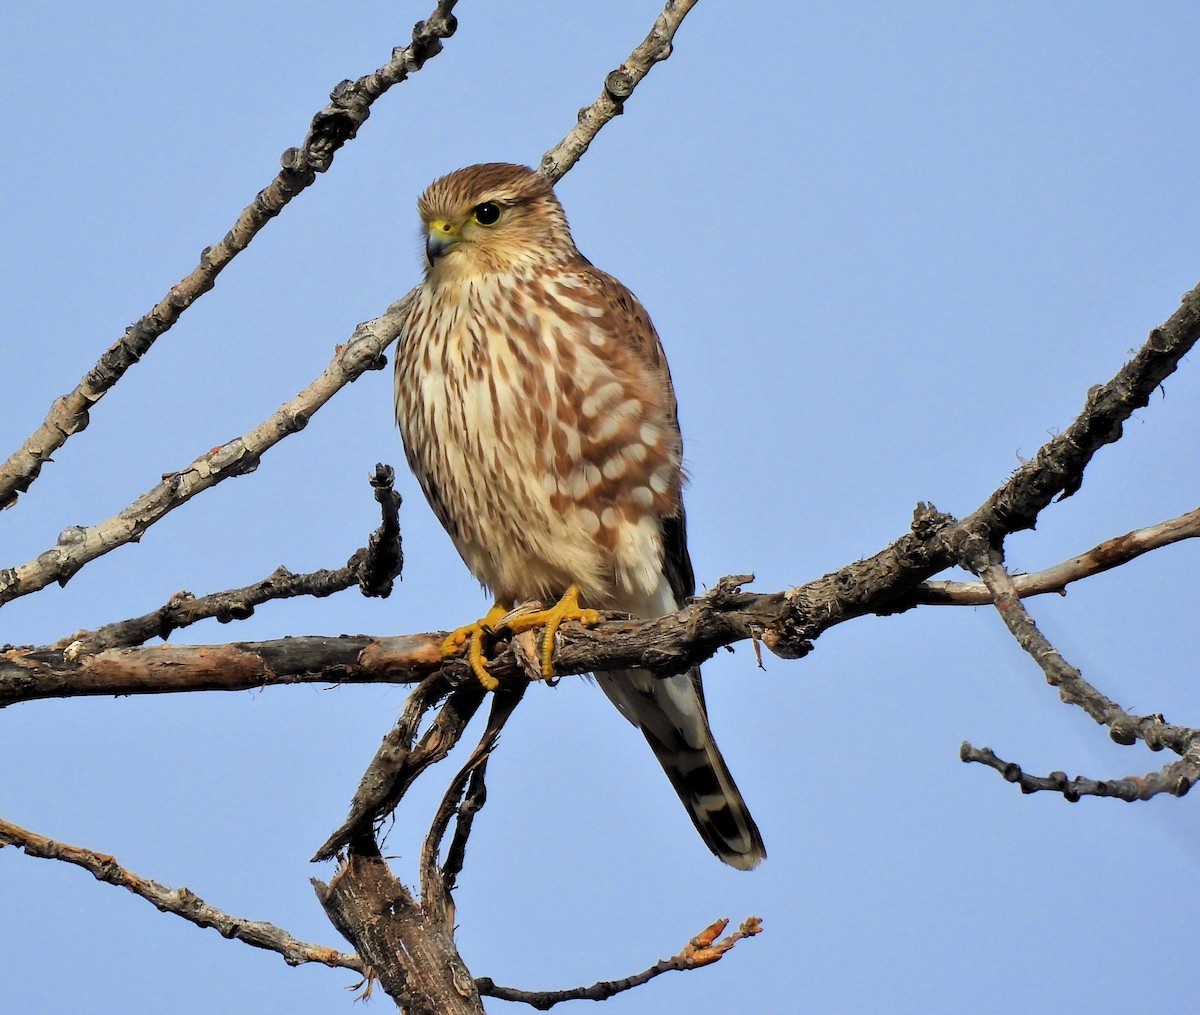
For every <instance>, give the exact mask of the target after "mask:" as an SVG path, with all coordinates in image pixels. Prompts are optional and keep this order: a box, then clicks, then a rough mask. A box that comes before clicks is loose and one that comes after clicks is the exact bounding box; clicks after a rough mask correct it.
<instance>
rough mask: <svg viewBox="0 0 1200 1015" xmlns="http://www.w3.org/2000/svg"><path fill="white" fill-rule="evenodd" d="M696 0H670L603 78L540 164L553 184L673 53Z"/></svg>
mask: <svg viewBox="0 0 1200 1015" xmlns="http://www.w3.org/2000/svg"><path fill="white" fill-rule="evenodd" d="M696 2H697V0H667V5H666V6H665V7H664V8H663V11H662V13H661V14H660V15H659V16H658V17H657V18H656V19H655V21H654V24H653V26H652V27H651V28H650V32H649V34H648V35H647V36H646V38H644V39H643V40H642V41H641V42H640V43H638V45H637V47H636V48H635V49H634V51H633V52H632V53H630V54H629V56H628V57H626V58H625V60H624V62H622V64H621V65H620V66H619V67H617V68H616V70H613V71H610V72H609V73H608V75H607V76H606V77H605V79H604V90H603V91H602V92H601V93H600V95H599V97H598V98H597V99H596V100H595V101H594V102H593V103H592V104H591V105H589V106H584V107H583V108H582V109H581V110H579V115H578V118H577V122H576V124H575V126H574V127H572V128H571V129H570V130H569V131H567V133H566V135H565V136H564V137H563V139H562V140H561V141H559V142H558V144H556V145H555V146H554V147H553V148H551V149H549V150H548V151H547V152H546V153H545V154H544V155H543V156H542V158H541V161H540V162H539V163H538V172H539V173H541V174H542V175H543V176H545V177H546V178H547V179H548V180H549V181H550V182H551V183H557V182H558V181H559V180H561V179H562V177H563V175H564V174H565V173H566V172H567V170H568V169H570V168H571V167H572V166H573V165H575V163H576V162H578V161H579V159H580V157H581V156H582V155H583V153H584V152H586V151H587V150H588V146H589V145H590V144H591V143H592V141H593V140H594V139H595V137H596V135H597V134H598V133H599V132H600V128H601V127H603V126H604V125H605V124H606V123H608V121H609V120H611V119H612V118H613V117H615V116H620V115H621V114H622V113H623V112H625V100H626V99H627V98H629V96H630V95H632V94H633V90H634V89H635V88H636V87H637V86H638V84H639V83H640V82H641V80H642V78H644V77H645V76H646V75H647V74H649V73H650V68H652V67H653V66H654V65H655V64H656V63H658V62H660V61H662V60H665V59H667V57H669V56H670V55H671V43H672V40H673V39H674V38H675V33H676V32H677V31H678V30H679V26H680V24H682V22H683V19H684V18H685V17H687V13H688V11H690V10H691V9H692V8H693V7H694V6H696Z"/></svg>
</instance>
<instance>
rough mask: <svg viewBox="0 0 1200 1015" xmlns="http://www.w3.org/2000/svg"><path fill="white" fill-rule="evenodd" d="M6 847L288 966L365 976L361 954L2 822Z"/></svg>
mask: <svg viewBox="0 0 1200 1015" xmlns="http://www.w3.org/2000/svg"><path fill="white" fill-rule="evenodd" d="M3 846H16V847H17V848H18V849H22V850H24V851H25V853H26V854H28V855H29V856H35V857H39V858H41V859H43V860H62V861H64V862H65V863H73V864H75V865H76V866H77V867H82V868H83V869H84V870H86V871H90V872H91V873H92V874H93V875H94V876H95V878H96V880H97V881H105V882H107V883H108V884H110V885H116V886H118V887H119V888H125V889H128V890H129V891H131V892H133V894H134V895H138V896H140V897H141V898H143V899H145V900H146V901H147V902H150V903H151V904H153V905H154V907H155V908H156V909H159V910H161V911H162V912H164V913H173V914H174V915H175V916H179V917H182V918H183V919H185V920H187V921H188V922H190V923H194V924H195V925H196V926H197V927H212V928H214V929H215V930H217V931H218V932H219V933H220V934H221V936H222V937H227V938H235V939H236V940H238V941H242V942H244V943H245V944H248V945H253V946H254V947H255V948H263V949H266V950H267V951H272V952H277V953H278V954H279V955H281V956H283V960H284V962H286V963H287V964H288V965H289V966H299V965H303V964H304V963H306V962H319V963H321V964H322V965H326V966H334V967H341V968H343V969H354V970H357V971H358V972H360V973H361V972H362V971H363V965H362V962H361V961H360V960H359V957H358V956H357V955H352V954H347V953H345V952H339V951H337V950H336V949H333V948H328V947H326V946H325V945H314V944H309V943H308V942H306V941H300V940H298V939H297V938H294V937H292V935H291V934H289V933H288V932H287V931H285V930H281V929H280V928H279V927H276V926H275V925H274V924H270V923H266V922H265V921H263V920H247V919H245V918H244V917H241V916H231V915H230V914H229V913H224V912H222V911H221V910H219V909H215V908H214V907H212V906H210V905H208V903H206V902H205V901H204V900H203V899H201V898H200V897H199V896H197V895H194V894H193V893H192V892H190V891H189V890H188V889H187V888H168V887H167V886H166V885H161V884H159V883H158V882H157V881H151V880H150V879H149V878H143V877H141V876H140V875H138V874H134V873H133V871H130V870H127V869H126V868H124V867H122V866H121V865H120V864H118V863H117V861H116V859H115V858H114V857H111V856H108V855H107V854H105V853H96V852H94V851H92V850H90V849H84V848H83V847H82V846H71V845H68V844H67V843H65V842H57V841H55V840H54V839H48V838H46V837H45V836H44V835H38V834H37V833H36V832H31V831H29V830H28V829H25V828H21V827H20V826H19V825H14V824H11V823H10V822H7V821H4V820H3V819H0V847H3Z"/></svg>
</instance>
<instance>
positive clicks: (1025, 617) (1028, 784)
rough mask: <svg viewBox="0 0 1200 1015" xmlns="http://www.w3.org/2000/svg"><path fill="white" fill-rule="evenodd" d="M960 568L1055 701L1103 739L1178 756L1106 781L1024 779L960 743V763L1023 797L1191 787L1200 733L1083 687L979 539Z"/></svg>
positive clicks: (1015, 769)
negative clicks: (1103, 729) (982, 588)
mask: <svg viewBox="0 0 1200 1015" xmlns="http://www.w3.org/2000/svg"><path fill="white" fill-rule="evenodd" d="M963 565H964V566H965V567H969V568H970V569H971V570H973V571H975V572H976V573H977V574H978V575H979V576H980V577H981V578H982V579H983V580H984V583H985V584H986V585H987V587H988V590H989V591H990V592H991V594H992V597H993V600H994V602H995V607H996V610H997V612H998V613H999V614H1000V616H1001V618H1002V619H1003V620H1004V623H1005V626H1007V627H1008V629H1009V632H1010V633H1011V634H1012V636H1013V637H1014V638H1015V639H1016V640H1017V644H1019V645H1020V646H1021V648H1023V649H1024V650H1025V651H1026V652H1027V653H1028V654H1029V655H1030V656H1032V657H1033V659H1034V661H1035V662H1037V664H1038V666H1040V667H1041V669H1042V672H1043V673H1044V674H1045V675H1046V682H1047V683H1049V684H1050V685H1051V686H1052V687H1057V688H1058V693H1059V697H1060V698H1061V699H1062V700H1063V701H1064V702H1065V703H1066V704H1068V705H1076V706H1078V707H1079V708H1082V709H1083V710H1084V711H1085V712H1087V714H1088V715H1089V716H1091V717H1092V719H1094V720H1095V721H1096V722H1097V723H1099V724H1101V725H1103V726H1107V727H1108V730H1109V736H1110V737H1111V738H1112V739H1113V740H1114V741H1116V742H1117V743H1119V744H1125V745H1130V744H1133V743H1135V742H1136V741H1138V740H1142V741H1144V742H1145V743H1146V745H1147V746H1149V747H1151V748H1152V749H1153V750H1161V749H1162V748H1163V747H1166V748H1169V749H1170V750H1172V751H1174V752H1175V753H1176V754H1178V755H1179V756H1180V759H1179V761H1176V762H1173V763H1172V764H1170V765H1168V766H1166V768H1164V769H1163V770H1162V771H1161V772H1159V773H1154V774H1151V775H1149V776H1146V777H1130V778H1128V779H1118V780H1110V781H1096V780H1091V779H1084V778H1079V779H1074V780H1068V779H1067V778H1066V776H1065V775H1063V773H1061V772H1055V773H1052V774H1051V775H1050V776H1049V777H1047V778H1045V779H1038V778H1036V777H1030V776H1026V775H1025V774H1024V773H1023V772H1022V771H1021V769H1020V767H1019V766H1016V765H1013V764H1012V763H1010V762H1004V761H1001V760H1000V759H999V758H997V757H996V756H995V754H993V753H992V752H991V751H990V750H988V749H986V748H985V749H984V750H982V751H979V750H976V749H975V748H974V747H972V746H971V745H970V744H963V746H962V749H961V750H960V757H961V758H962V760H963V761H974V762H981V763H983V764H987V765H990V766H991V767H992V768H995V769H996V770H997V771H999V772H1001V773H1002V774H1003V775H1004V777H1005V778H1006V779H1008V780H1009V781H1010V782H1017V783H1019V784H1020V785H1021V788H1022V789H1023V790H1024V791H1025V792H1027V793H1029V792H1034V791H1036V790H1046V789H1052V790H1055V791H1056V792H1059V793H1062V794H1063V795H1064V796H1066V797H1067V798H1068V799H1078V797H1079V796H1082V795H1090V796H1115V797H1119V798H1120V799H1122V800H1126V801H1132V800H1147V799H1149V798H1150V797H1152V796H1156V795H1158V794H1159V793H1171V794H1173V795H1175V796H1183V795H1184V794H1185V793H1186V792H1187V791H1188V790H1189V789H1191V787H1192V785H1193V784H1194V783H1195V782H1196V780H1197V779H1200V729H1190V728H1188V727H1185V726H1175V725H1172V724H1170V723H1167V722H1165V721H1164V720H1163V717H1162V716H1160V715H1156V716H1140V717H1139V716H1133V715H1131V714H1130V713H1128V712H1126V711H1125V710H1124V709H1123V708H1121V706H1120V705H1118V704H1117V703H1116V702H1114V701H1111V700H1110V699H1109V698H1107V697H1105V695H1103V694H1102V693H1101V692H1100V691H1099V690H1097V689H1096V688H1095V687H1093V686H1092V685H1091V684H1090V683H1088V681H1086V680H1085V679H1084V678H1083V674H1082V673H1080V672H1079V670H1077V669H1076V668H1075V667H1074V666H1072V665H1071V664H1070V663H1068V662H1067V661H1066V660H1065V659H1064V658H1063V657H1062V654H1061V653H1060V652H1059V651H1058V649H1056V648H1055V647H1054V646H1053V645H1052V644H1051V643H1050V640H1049V639H1048V638H1047V637H1046V636H1045V635H1044V634H1042V632H1041V631H1040V630H1038V627H1037V625H1036V624H1035V623H1034V622H1033V618H1032V617H1031V616H1030V615H1029V612H1028V610H1026V609H1025V605H1024V603H1022V602H1021V599H1020V597H1019V596H1018V594H1017V590H1016V587H1015V586H1014V584H1013V580H1012V578H1011V577H1010V576H1009V574H1008V572H1007V571H1006V570H1005V569H1004V566H1003V564H1002V563H1001V555H1000V552H999V551H998V550H996V549H993V548H990V547H988V545H987V544H986V543H985V542H984V541H983V540H982V539H974V540H971V541H968V543H966V544H965V546H964V554H963Z"/></svg>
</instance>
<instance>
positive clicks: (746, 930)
mask: <svg viewBox="0 0 1200 1015" xmlns="http://www.w3.org/2000/svg"><path fill="white" fill-rule="evenodd" d="M728 924H729V921H728V920H717V921H716V922H715V923H712V924H710V925H709V926H708V927H706V928H704V930H702V931H701V932H700V933H699V934H697V935H696V936H695V937H694V938H692V939H691V940H690V941H689V942H688V943H687V944H686V945H684V947H683V950H682V951H681V952H680V953H679V954H678V955H673V956H672V957H671V958H669V959H660V960H659V961H658V962H656V963H655V964H654V965H652V966H651V967H650V968H649V969H644V970H642V972H640V973H635V974H634V975H633V976H627V977H625V979H623V980H601V981H600V982H599V983H593V984H592V985H591V986H590V987H569V988H567V989H566V990H518V989H517V988H516V987H502V986H500V985H499V984H497V983H495V982H494V981H493V980H492V979H491V977H488V976H483V977H480V978H479V979H477V980H476V981H475V985H476V986H477V987H478V988H479V993H480V994H482V995H483V996H484V997H498V998H500V999H501V1000H503V1001H524V1002H525V1004H527V1005H529V1006H531V1007H533V1008H536V1009H537V1010H538V1011H549V1010H550V1009H551V1008H553V1007H554V1006H555V1005H556V1004H561V1003H562V1002H563V1001H607V1000H608V999H609V998H610V997H612V996H613V995H614V994H620V993H622V992H623V991H626V990H631V989H632V988H634V987H640V986H641V985H642V984H643V983H648V982H649V981H650V980H653V979H654V978H655V977H656V976H661V975H662V974H663V973H669V972H671V971H672V970H687V969H699V968H700V967H701V966H707V965H711V964H712V963H714V962H716V961H718V960H719V959H720V958H721V957H722V956H723V955H724V954H725V953H726V952H728V951H729V950H730V949H731V948H733V946H734V945H735V944H737V943H738V942H739V941H741V940H742V939H743V938H747V937H754V935H755V934H761V933H762V921H761V920H760V919H759V918H758V917H757V916H748V917H747V918H746V919H745V920H743V921H742V924H741V926H740V927H738V929H737V930H736V931H734V932H733V933H732V934H730V935H728V936H727V937H724V938H721V940H719V941H718V940H717V938H718V937H720V935H721V932H722V931H723V930H724V929H725V928H726V926H728Z"/></svg>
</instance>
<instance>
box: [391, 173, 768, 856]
mask: <svg viewBox="0 0 1200 1015" xmlns="http://www.w3.org/2000/svg"><path fill="white" fill-rule="evenodd" d="M417 208H418V211H419V213H420V216H421V222H422V224H423V232H424V238H425V252H426V266H425V278H424V282H423V283H422V284H421V285H420V286H419V287H418V289H417V291H416V296H415V301H414V303H413V304H412V309H411V312H410V314H409V317H408V320H407V323H406V324H405V326H404V330H403V332H402V333H401V335H400V339H399V342H398V345H397V352H396V375H395V399H396V420H397V422H398V424H399V426H400V430H401V434H402V436H403V439H404V450H405V455H406V457H407V458H408V464H409V466H410V467H411V468H412V471H413V473H414V474H415V475H416V477H417V480H418V481H419V482H420V484H421V489H422V490H423V491H424V492H425V496H426V498H427V499H428V501H429V504H430V506H431V507H432V508H433V510H434V513H435V514H436V515H437V517H438V519H439V520H440V521H441V523H442V525H444V526H445V528H446V530H447V532H448V533H449V535H450V538H451V540H452V541H453V542H454V545H455V547H456V548H457V549H458V552H459V554H460V555H461V556H462V559H463V561H464V562H465V563H466V565H467V567H468V568H469V569H470V570H471V572H472V574H474V575H475V577H476V578H478V579H479V581H480V582H482V583H483V585H484V586H486V587H487V588H488V589H489V590H490V591H491V593H492V595H493V596H494V597H495V605H494V606H493V607H492V609H491V610H490V611H489V612H488V614H487V615H486V616H485V617H483V618H481V619H480V620H479V621H476V622H475V623H474V624H468V625H466V626H464V627H461V628H459V629H457V630H456V631H454V632H453V633H452V634H451V635H450V636H449V637H448V638H447V639H446V642H445V644H444V645H443V652H444V653H445V654H446V655H451V654H455V653H458V652H460V651H462V650H463V649H464V648H465V650H466V653H467V659H468V661H469V662H470V664H471V666H472V669H473V670H474V672H475V674H476V676H477V677H478V678H479V680H480V681H481V682H482V683H483V685H484V686H485V687H487V688H489V689H490V688H494V687H495V686H496V681H495V679H494V678H493V677H492V676H491V675H490V674H489V673H488V672H487V667H486V663H485V661H484V643H485V641H486V639H487V637H488V635H489V634H491V633H492V629H493V628H494V627H496V626H497V625H499V624H500V622H501V620H502V619H503V618H504V617H505V616H506V615H507V614H509V612H510V610H511V609H512V607H513V605H514V604H516V603H522V602H527V601H529V600H532V599H539V600H542V601H543V602H547V603H554V604H555V605H554V606H552V607H550V608H549V609H546V610H542V611H540V612H536V613H533V614H527V615H525V616H518V617H517V619H510V620H509V621H507V622H506V624H505V626H506V627H507V628H509V629H511V630H517V629H528V628H530V627H533V626H535V625H536V626H542V625H545V627H546V634H545V637H544V639H543V642H542V666H543V670H544V672H545V673H546V675H547V676H549V675H552V674H553V672H554V671H553V665H552V662H551V654H552V652H553V648H554V631H555V629H556V628H557V627H558V625H559V624H560V623H562V622H563V621H565V620H578V621H580V622H582V623H585V624H590V623H595V622H596V621H597V620H598V619H599V616H598V614H597V612H596V611H597V610H617V611H621V612H623V613H629V614H632V615H634V616H637V617H645V618H653V617H659V616H662V615H664V614H666V613H670V612H673V611H674V610H676V609H678V608H679V607H680V606H681V605H683V603H684V602H685V601H686V600H687V598H688V597H689V596H691V595H692V594H693V593H694V591H695V579H694V577H693V573H692V564H691V559H690V557H689V556H688V548H687V532H686V525H685V519H684V511H683V500H682V486H683V470H682V466H681V459H682V452H683V448H682V439H681V437H680V432H679V421H678V417H677V412H676V403H675V393H674V390H673V388H672V385H671V375H670V372H669V370H668V368H667V361H666V356H665V354H664V352H663V348H662V345H661V343H660V342H659V339H658V335H657V334H656V332H655V330H654V326H653V325H652V324H651V323H650V318H649V316H648V315H647V314H646V311H645V310H644V309H643V307H642V305H641V303H639V302H638V300H637V298H636V297H635V296H634V295H633V294H632V293H631V292H630V291H629V290H628V289H626V288H625V286H623V285H622V284H621V283H620V282H618V281H617V280H616V279H615V278H613V277H612V276H611V275H607V274H605V273H604V272H603V271H600V270H599V269H598V268H596V267H594V266H593V265H592V264H591V262H590V261H588V260H587V258H585V257H584V256H583V255H582V254H580V252H579V251H578V250H577V249H576V247H575V243H574V241H573V240H572V238H571V232H570V230H569V228H568V226H567V219H566V216H565V215H564V213H563V209H562V206H561V205H560V204H559V202H558V199H557V198H556V197H555V195H554V191H553V189H552V188H551V186H550V184H549V183H548V182H547V181H546V180H545V178H544V177H542V176H540V175H539V174H537V173H535V172H534V171H532V170H531V169H528V168H526V167H524V166H517V165H509V164H507V163H487V164H484V165H476V166H470V167H468V168H466V169H459V170H457V171H455V172H452V173H449V174H448V175H446V176H443V177H441V178H440V179H438V180H435V181H434V182H433V183H432V184H430V185H429V187H428V189H427V190H426V191H425V193H424V194H423V195H422V196H421V198H420V200H419V201H418V203H417ZM596 679H597V681H598V682H599V684H600V686H601V687H602V688H603V689H604V691H605V693H606V694H607V695H608V697H609V698H610V699H611V700H612V701H613V703H614V704H615V705H616V706H617V708H618V709H620V711H621V712H622V714H624V715H625V717H626V718H627V719H629V720H630V722H632V723H633V724H634V725H635V726H637V727H638V728H639V729H640V730H641V731H642V733H643V734H644V735H645V737H646V740H647V741H648V742H649V744H650V747H651V748H652V750H653V751H654V754H655V756H656V757H657V758H658V761H659V763H660V764H661V765H662V767H663V769H664V771H665V772H666V774H667V777H668V778H669V779H670V781H671V784H672V786H674V788H675V791H676V792H677V793H678V794H679V797H680V799H681V800H682V801H683V805H684V807H685V808H686V809H687V812H688V814H689V815H690V816H691V819H692V821H693V823H694V824H695V826H696V828H697V830H698V831H699V833H700V836H701V837H702V838H703V839H704V841H705V843H706V844H707V845H708V847H709V848H710V849H711V850H712V851H713V853H715V854H716V855H717V856H718V857H720V859H722V860H724V861H725V862H726V863H728V864H731V865H733V866H734V867H738V868H741V869H749V868H751V867H753V866H755V865H756V864H757V863H758V862H759V861H760V860H761V859H762V858H763V857H764V856H765V855H766V851H765V849H764V848H763V842H762V837H761V836H760V834H759V831H758V828H757V826H756V825H755V823H754V819H753V818H751V816H750V812H749V811H748V810H747V808H746V805H745V803H744V801H743V800H742V796H741V793H739V792H738V788H737V786H736V785H735V784H734V781H733V777H732V776H731V775H730V773H729V769H728V768H727V767H726V765H725V761H724V759H723V758H722V757H721V753H720V751H719V750H718V749H717V745H716V744H715V743H714V741H713V736H712V732H711V730H710V729H709V724H708V717H707V714H706V710H705V705H704V697H703V692H702V689H701V684H700V671H699V669H698V668H693V669H692V670H690V671H689V672H687V673H680V674H678V675H675V676H671V677H667V678H665V679H656V678H655V677H653V676H652V675H651V674H650V673H648V672H646V671H641V670H629V671H619V672H609V673H597V674H596Z"/></svg>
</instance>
